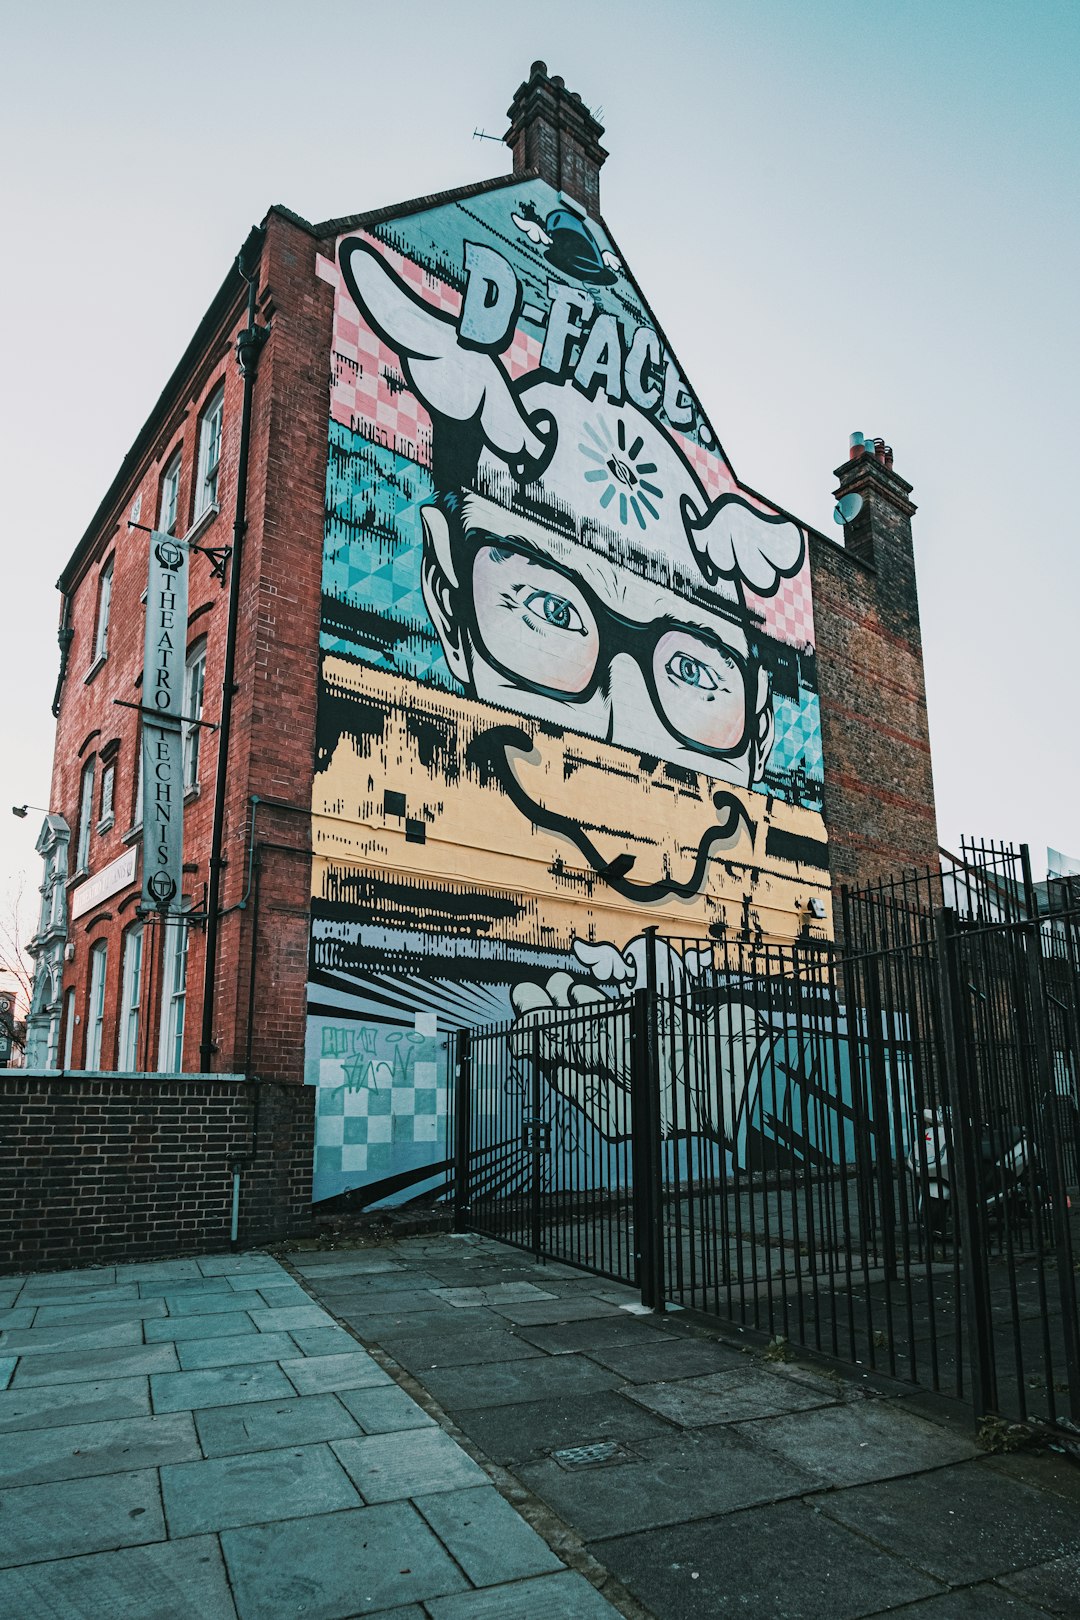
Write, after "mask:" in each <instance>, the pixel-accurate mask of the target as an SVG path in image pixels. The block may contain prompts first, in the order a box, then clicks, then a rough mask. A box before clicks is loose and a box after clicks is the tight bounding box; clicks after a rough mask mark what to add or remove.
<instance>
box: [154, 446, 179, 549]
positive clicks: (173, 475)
mask: <svg viewBox="0 0 1080 1620" xmlns="http://www.w3.org/2000/svg"><path fill="white" fill-rule="evenodd" d="M182 459H183V457H182V453H181V452H180V451H179V450H178V451H177V452H176V454H175V455H174V456H173V458H172V460H171V461H170V462H169V465H168V466H167V467H166V469H165V471H164V473H163V474H162V478H161V499H160V501H159V502H158V523H157V526H158V530H159V532H160V533H161V534H174V533H175V531H176V524H177V519H178V518H179V516H180V466H181V462H182Z"/></svg>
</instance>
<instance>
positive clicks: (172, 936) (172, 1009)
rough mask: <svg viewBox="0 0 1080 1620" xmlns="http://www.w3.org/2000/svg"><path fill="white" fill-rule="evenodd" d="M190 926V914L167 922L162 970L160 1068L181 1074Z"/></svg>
mask: <svg viewBox="0 0 1080 1620" xmlns="http://www.w3.org/2000/svg"><path fill="white" fill-rule="evenodd" d="M190 932H191V928H190V924H189V923H188V921H187V918H186V917H185V918H182V919H181V920H178V921H175V922H174V921H173V920H172V919H171V918H170V919H169V920H168V921H167V922H166V923H165V949H164V959H163V963H162V974H161V985H162V990H161V1042H160V1050H159V1052H158V1069H159V1070H160V1072H161V1073H162V1074H180V1073H182V1071H183V1066H184V1023H185V1017H186V1013H187V968H188V943H189V936H190Z"/></svg>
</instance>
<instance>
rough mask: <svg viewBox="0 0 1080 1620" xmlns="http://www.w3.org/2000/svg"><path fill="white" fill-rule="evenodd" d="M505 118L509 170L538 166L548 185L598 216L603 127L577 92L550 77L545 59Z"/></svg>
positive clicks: (537, 64)
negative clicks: (511, 157) (511, 164)
mask: <svg viewBox="0 0 1080 1620" xmlns="http://www.w3.org/2000/svg"><path fill="white" fill-rule="evenodd" d="M506 116H507V117H508V118H509V120H510V128H509V129H508V130H507V132H506V134H505V135H504V136H503V140H504V141H505V142H506V144H507V146H508V147H509V148H510V150H511V152H513V154H514V173H515V174H520V173H521V172H522V171H523V170H525V169H538V170H539V172H540V178H541V179H542V180H546V181H547V183H548V185H549V186H553V187H554V188H555V190H556V191H561V192H564V193H565V195H566V196H568V197H573V198H574V200H575V201H576V202H579V203H580V204H581V206H582V207H583V208H584V209H585V211H586V212H587V213H588V214H590V215H591V216H592V217H593V218H594V219H596V218H598V217H599V214H600V169H601V166H602V164H603V162H604V159H605V158H606V157H607V153H606V151H605V150H604V148H603V147H602V146H601V145H600V137H601V135H602V134H603V133H604V127H603V125H602V124H599V123H597V121H596V119H595V118H594V117H593V115H592V113H591V112H590V111H589V109H588V107H586V105H585V103H584V102H583V101H582V99H581V97H580V96H579V95H578V93H577V91H576V90H567V88H566V85H565V84H564V82H563V80H562V79H561V78H560V77H559V76H558V74H556V75H555V77H554V78H550V77H549V76H548V70H547V63H546V62H534V63H533V65H532V67H531V68H530V70H529V77H528V79H526V81H525V83H524V84H521V85H519V86H518V89H517V93H516V94H515V96H514V99H513V101H512V102H511V104H510V107H509V109H508V111H507V115H506Z"/></svg>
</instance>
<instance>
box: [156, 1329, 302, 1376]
mask: <svg viewBox="0 0 1080 1620" xmlns="http://www.w3.org/2000/svg"><path fill="white" fill-rule="evenodd" d="M293 1350H294V1346H293V1341H292V1340H291V1339H290V1337H289V1335H288V1334H287V1333H238V1334H236V1335H235V1336H229V1335H226V1336H225V1337H223V1338H210V1339H180V1340H179V1341H178V1343H177V1346H176V1354H177V1355H178V1356H179V1358H180V1365H181V1367H182V1368H183V1369H184V1370H185V1372H186V1371H188V1370H189V1369H190V1370H197V1369H198V1368H201V1367H234V1366H236V1365H237V1364H238V1363H241V1362H256V1361H283V1360H287V1359H289V1358H291V1357H292V1355H293Z"/></svg>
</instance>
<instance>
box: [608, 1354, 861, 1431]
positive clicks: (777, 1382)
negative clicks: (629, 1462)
mask: <svg viewBox="0 0 1080 1620" xmlns="http://www.w3.org/2000/svg"><path fill="white" fill-rule="evenodd" d="M626 1394H627V1396H628V1398H629V1399H630V1400H632V1401H637V1402H638V1403H639V1404H640V1405H642V1406H646V1407H648V1408H649V1410H650V1411H651V1412H659V1413H660V1415H661V1416H662V1417H666V1418H668V1419H669V1420H670V1421H671V1422H672V1423H678V1424H680V1425H682V1427H683V1428H698V1427H704V1426H706V1425H709V1424H714V1423H731V1422H734V1421H737V1420H739V1419H743V1418H755V1417H771V1416H774V1415H778V1414H780V1413H781V1412H798V1411H803V1410H805V1409H806V1408H807V1407H814V1406H821V1405H822V1404H823V1402H825V1401H826V1400H835V1399H836V1394H835V1392H830V1393H828V1394H827V1393H825V1392H824V1391H822V1390H819V1389H813V1388H811V1389H807V1388H805V1387H803V1386H802V1385H800V1384H798V1383H796V1382H795V1380H794V1379H790V1378H783V1377H778V1376H777V1375H776V1374H775V1373H771V1372H769V1371H768V1370H767V1369H766V1368H764V1367H762V1366H760V1365H759V1364H758V1363H756V1362H752V1361H751V1362H749V1363H748V1364H747V1365H746V1366H743V1367H735V1368H732V1369H731V1370H730V1371H729V1372H718V1373H706V1375H705V1376H704V1377H703V1378H682V1379H678V1380H677V1381H676V1382H674V1383H658V1384H634V1385H632V1386H627V1389H626Z"/></svg>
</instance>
